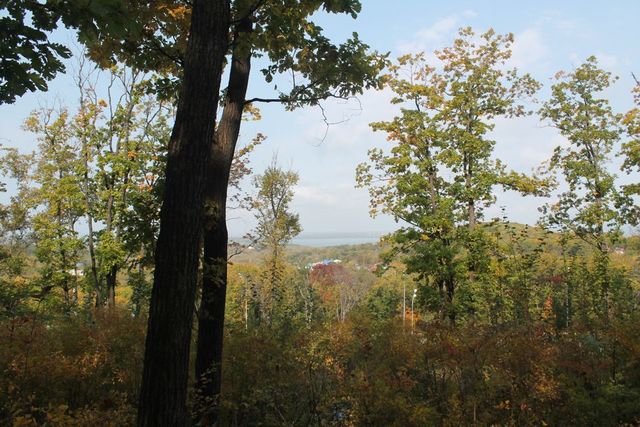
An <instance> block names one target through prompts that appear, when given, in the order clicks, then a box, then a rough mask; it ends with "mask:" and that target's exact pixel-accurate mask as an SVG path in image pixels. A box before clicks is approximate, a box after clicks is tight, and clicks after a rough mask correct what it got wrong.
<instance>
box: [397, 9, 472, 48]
mask: <svg viewBox="0 0 640 427" xmlns="http://www.w3.org/2000/svg"><path fill="white" fill-rule="evenodd" d="M473 16H475V12H473V11H472V10H466V11H464V12H463V17H464V18H468V19H470V18H473ZM461 26H462V25H461V23H460V17H459V16H458V15H450V16H446V17H444V18H442V19H439V20H437V21H436V22H435V23H434V24H433V25H431V26H429V27H426V28H423V29H421V30H419V31H418V32H417V33H415V35H414V37H413V39H412V40H410V41H405V42H403V43H400V44H399V45H398V46H397V48H396V50H397V51H398V52H399V53H400V54H406V53H416V52H422V51H426V52H428V54H430V53H431V52H432V51H433V50H434V49H435V48H439V47H440V46H441V45H442V44H443V42H444V41H446V40H448V39H451V38H453V35H454V34H455V33H456V31H457V30H458V28H460V27H461Z"/></svg>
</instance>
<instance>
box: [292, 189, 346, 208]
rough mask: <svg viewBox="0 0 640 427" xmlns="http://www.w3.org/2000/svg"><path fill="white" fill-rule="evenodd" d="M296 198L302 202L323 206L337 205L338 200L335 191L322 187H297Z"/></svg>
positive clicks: (295, 190) (294, 190) (294, 191)
mask: <svg viewBox="0 0 640 427" xmlns="http://www.w3.org/2000/svg"><path fill="white" fill-rule="evenodd" d="M293 193H294V197H295V198H296V199H299V201H300V202H303V203H304V202H311V203H314V204H321V205H335V204H336V203H337V201H338V199H337V198H336V196H335V191H334V190H331V189H324V188H320V187H313V186H306V185H296V186H295V187H294V189H293Z"/></svg>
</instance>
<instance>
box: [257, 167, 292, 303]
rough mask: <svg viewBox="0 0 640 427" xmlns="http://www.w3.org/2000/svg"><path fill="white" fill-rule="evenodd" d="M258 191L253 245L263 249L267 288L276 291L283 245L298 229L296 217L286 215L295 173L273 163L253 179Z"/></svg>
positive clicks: (278, 284) (278, 282)
mask: <svg viewBox="0 0 640 427" xmlns="http://www.w3.org/2000/svg"><path fill="white" fill-rule="evenodd" d="M253 183H254V186H255V188H256V189H257V190H258V192H257V195H256V197H255V198H254V201H253V209H254V210H255V212H256V213H255V217H256V219H257V220H258V224H257V226H256V231H255V233H256V235H257V242H258V244H259V245H260V246H262V247H265V248H267V250H268V251H269V255H268V257H267V260H266V263H267V275H268V279H267V280H268V282H269V286H270V287H271V289H272V290H273V291H274V292H277V289H278V287H279V286H280V282H281V279H282V270H283V267H284V261H285V260H284V256H285V254H284V249H285V247H286V245H287V243H288V242H289V241H290V240H291V239H292V238H294V237H295V236H297V235H298V234H300V232H301V231H302V227H301V226H300V219H299V217H298V215H297V214H294V213H292V212H290V209H291V207H290V205H291V201H292V200H293V187H294V186H295V185H296V184H297V183H298V174H297V173H295V172H292V171H285V170H283V169H281V168H280V167H279V166H278V164H277V162H276V160H274V161H273V162H272V163H271V165H270V166H269V167H267V169H266V170H265V171H264V173H263V174H261V175H257V176H256V177H255V178H254V180H253Z"/></svg>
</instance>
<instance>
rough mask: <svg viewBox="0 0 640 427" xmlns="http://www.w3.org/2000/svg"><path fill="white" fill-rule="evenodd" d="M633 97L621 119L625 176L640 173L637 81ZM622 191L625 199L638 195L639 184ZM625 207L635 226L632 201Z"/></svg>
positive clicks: (639, 90) (639, 216)
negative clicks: (624, 139) (628, 209)
mask: <svg viewBox="0 0 640 427" xmlns="http://www.w3.org/2000/svg"><path fill="white" fill-rule="evenodd" d="M634 78H635V76H634ZM633 95H634V101H635V106H634V108H632V109H631V110H629V112H627V114H626V115H625V116H624V118H623V125H624V127H625V130H626V133H627V136H628V137H629V140H628V141H626V142H625V143H624V144H622V155H623V156H624V161H623V163H622V170H623V171H624V172H625V173H627V174H632V173H634V172H635V173H638V172H640V82H639V81H638V80H637V79H636V85H635V87H634V89H633ZM622 189H623V194H624V195H625V196H627V197H634V196H638V195H640V183H638V182H633V183H631V184H627V185H625V186H623V188H622ZM626 205H627V207H629V206H633V208H632V210H631V212H629V222H630V223H632V224H634V225H636V224H637V223H638V221H639V220H640V212H639V211H638V208H637V206H636V205H635V204H634V203H633V202H632V200H628V201H627V203H626Z"/></svg>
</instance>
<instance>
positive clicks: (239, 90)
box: [195, 19, 251, 425]
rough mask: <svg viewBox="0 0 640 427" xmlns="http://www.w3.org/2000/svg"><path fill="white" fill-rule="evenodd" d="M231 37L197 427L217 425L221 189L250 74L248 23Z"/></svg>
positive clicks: (211, 222)
mask: <svg viewBox="0 0 640 427" xmlns="http://www.w3.org/2000/svg"><path fill="white" fill-rule="evenodd" d="M237 31H238V32H237V33H236V34H235V37H234V42H235V48H234V52H233V57H232V59H231V71H230V74H229V85H228V88H227V98H226V100H225V104H224V111H223V113H222V118H221V120H220V124H219V127H218V131H217V132H216V138H215V141H214V144H213V146H212V154H211V159H210V164H209V170H208V174H209V176H208V179H207V189H206V201H205V223H204V261H203V270H204V272H203V275H202V302H201V304H200V312H199V313H198V351H197V355H196V369H195V371H196V381H197V386H196V387H197V391H198V394H199V399H198V402H199V403H200V405H201V407H199V408H197V410H198V417H199V418H200V422H201V424H203V425H212V424H215V423H216V422H217V419H218V411H217V407H218V399H219V395H220V385H221V372H222V371H221V363H222V341H223V331H224V313H225V299H226V292H227V244H228V234H227V218H226V203H227V186H228V182H229V173H230V171H231V162H232V161H233V154H234V151H235V147H236V142H237V140H238V135H239V132H240V123H241V121H242V112H243V109H244V104H245V97H246V93H247V85H248V83H249V73H250V68H251V52H250V50H249V49H246V47H245V48H244V49H243V46H242V44H241V43H239V42H238V41H239V39H238V36H239V35H240V33H245V32H248V31H251V22H250V21H249V20H247V19H245V20H244V21H243V22H241V23H240V24H239V25H238V30H237Z"/></svg>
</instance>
